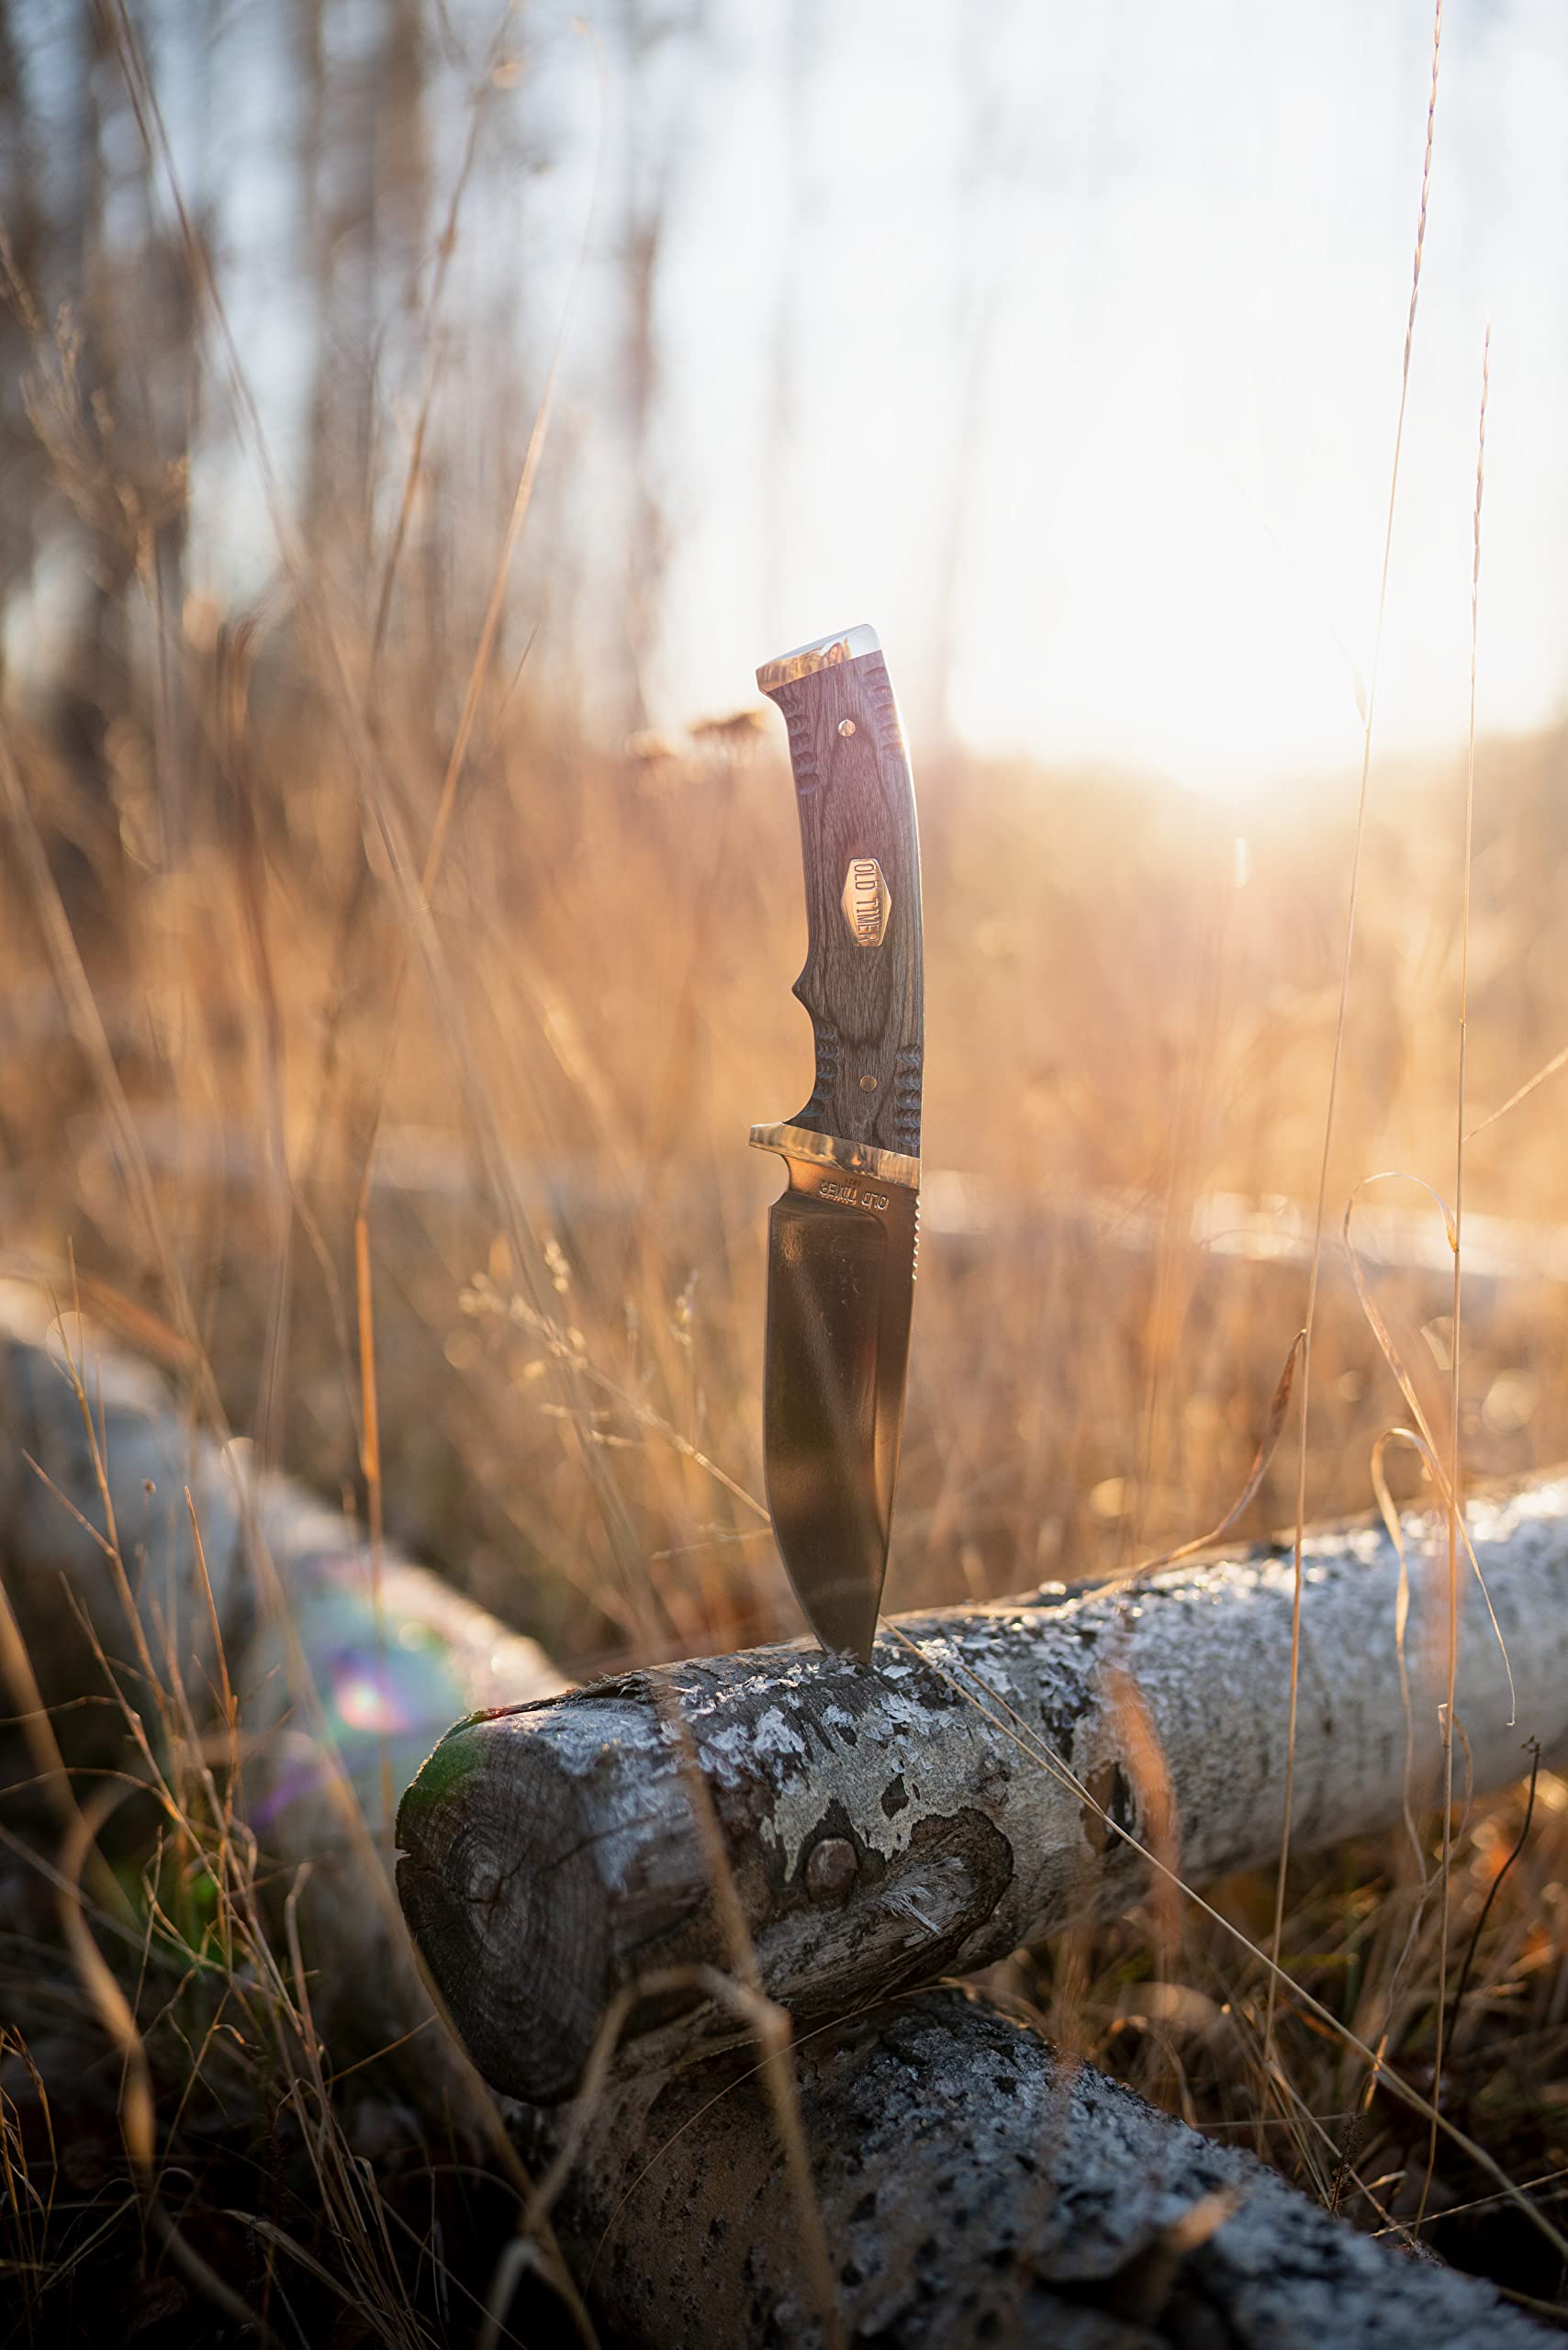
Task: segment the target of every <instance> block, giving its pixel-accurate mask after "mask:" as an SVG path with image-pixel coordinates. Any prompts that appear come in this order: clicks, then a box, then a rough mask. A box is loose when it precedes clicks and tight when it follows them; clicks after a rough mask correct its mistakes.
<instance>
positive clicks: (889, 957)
mask: <svg viewBox="0 0 1568 2350" xmlns="http://www.w3.org/2000/svg"><path fill="white" fill-rule="evenodd" d="M863 648H864V649H863ZM757 683H758V684H759V685H760V686H761V688H762V690H763V691H764V693H766V694H767V696H768V698H769V699H771V700H773V701H776V702H777V703H778V707H779V709H780V710H781V711H782V712H783V713H784V722H785V725H786V727H787V728H788V730H789V736H790V764H791V766H792V767H793V768H794V773H795V800H796V805H797V807H798V809H799V811H800V818H801V856H802V857H803V860H804V864H805V876H806V923H807V948H806V961H805V967H804V968H803V969H802V971H801V976H800V978H799V979H797V980H796V981H795V990H794V991H795V993H796V995H798V996H799V998H800V1000H801V1002H802V1003H803V1004H804V1005H805V1007H806V1010H807V1011H808V1012H809V1013H811V1015H812V1026H813V1028H814V1030H815V1032H816V1052H817V1073H816V1083H815V1085H814V1086H813V1088H812V1097H811V1100H810V1101H809V1102H807V1104H806V1106H805V1108H804V1109H803V1110H802V1111H801V1114H800V1116H799V1117H798V1118H796V1119H794V1120H792V1121H791V1123H792V1124H793V1125H798V1126H805V1127H807V1128H809V1129H811V1130H812V1132H814V1133H818V1134H827V1135H836V1136H840V1137H841V1138H842V1139H844V1140H845V1141H846V1142H858V1143H869V1144H871V1145H872V1146H873V1147H876V1148H877V1149H879V1150H893V1151H902V1152H904V1153H906V1154H908V1155H909V1156H911V1157H915V1156H917V1155H918V1153H919V1150H920V1089H921V1073H922V1065H923V1061H924V982H923V966H922V957H921V934H920V840H919V834H918V832H917V829H916V825H915V814H914V785H913V780H912V779H911V776H910V771H909V758H908V755H907V753H906V752H905V750H904V744H903V734H902V729H901V727H900V723H899V713H898V705H897V703H896V702H895V700H894V699H893V689H892V686H891V684H890V680H889V677H888V670H887V664H886V663H885V662H884V660H883V658H882V655H881V652H880V650H879V647H878V643H877V640H876V637H875V636H874V635H873V634H872V632H871V631H870V630H869V629H868V628H857V629H852V630H850V631H848V632H846V633H845V634H843V635H841V636H839V637H835V638H834V637H829V638H824V639H823V640H822V642H821V643H819V644H817V645H809V646H806V647H805V648H803V650H802V651H801V652H799V653H794V654H787V655H784V656H783V658H782V659H780V660H778V661H774V662H769V663H768V664H767V666H766V667H765V668H762V669H759V670H758V672H757Z"/></svg>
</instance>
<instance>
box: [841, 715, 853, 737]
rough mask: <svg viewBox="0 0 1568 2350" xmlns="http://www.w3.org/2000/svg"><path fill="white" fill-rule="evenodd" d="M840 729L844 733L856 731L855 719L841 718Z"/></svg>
mask: <svg viewBox="0 0 1568 2350" xmlns="http://www.w3.org/2000/svg"><path fill="white" fill-rule="evenodd" d="M838 731H839V733H841V734H844V735H849V734H853V733H854V732H855V721H854V720H853V719H852V718H841V719H840V720H839V722H838Z"/></svg>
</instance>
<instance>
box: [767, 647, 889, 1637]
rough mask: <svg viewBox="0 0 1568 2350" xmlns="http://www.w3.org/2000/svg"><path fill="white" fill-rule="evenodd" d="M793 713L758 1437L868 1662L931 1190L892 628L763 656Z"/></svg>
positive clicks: (782, 1513) (810, 1609) (831, 1607)
mask: <svg viewBox="0 0 1568 2350" xmlns="http://www.w3.org/2000/svg"><path fill="white" fill-rule="evenodd" d="M756 681H757V684H758V686H759V687H760V688H761V689H762V691H763V692H764V693H765V694H767V697H768V698H769V699H770V700H772V701H775V702H777V703H778V708H779V710H780V711H781V712H782V713H783V717H784V722H785V726H786V728H787V729H788V733H789V739H790V765H791V767H792V768H793V771H794V778H795V800H796V806H797V809H798V811H799V814H800V820H801V856H802V859H803V862H804V867H805V883H806V922H807V947H806V961H805V968H803V970H802V971H801V976H800V978H799V979H797V980H796V981H795V990H794V991H795V993H796V995H797V996H799V998H800V1000H801V1002H802V1003H803V1004H804V1005H805V1007H806V1010H807V1011H808V1012H809V1013H810V1014H811V1016H812V1028H813V1031H814V1033H815V1037H816V1081H815V1083H814V1084H813V1086H812V1094H811V1099H810V1100H809V1101H808V1102H807V1103H806V1106H805V1108H804V1109H803V1110H802V1111H801V1112H800V1113H799V1115H798V1116H796V1117H794V1118H792V1119H790V1120H789V1121H787V1122H786V1123H784V1124H782V1125H758V1126H754V1127H753V1128H752V1130H751V1139H752V1142H753V1144H754V1145H755V1146H756V1148H758V1149H760V1150H776V1151H778V1153H779V1154H780V1155H781V1157H782V1158H783V1160H784V1163H785V1166H786V1168H787V1169H788V1170H789V1178H790V1180H789V1182H788V1185H787V1186H786V1188H785V1190H784V1191H783V1192H782V1193H781V1194H780V1196H779V1197H778V1200H777V1201H776V1202H775V1203H774V1206H773V1210H772V1214H771V1215H770V1217H769V1220H768V1257H767V1353H766V1368H765V1373H764V1382H763V1454H764V1462H765V1468H766V1474H767V1502H768V1507H769V1509H770V1510H771V1512H772V1516H773V1528H774V1533H775V1535H776V1537H777V1539H778V1548H779V1550H780V1552H781V1554H782V1556H783V1560H784V1563H785V1565H786V1567H787V1568H788V1569H789V1571H790V1582H791V1583H793V1585H794V1587H795V1594H796V1596H797V1598H798V1599H799V1600H800V1603H801V1607H802V1608H803V1609H804V1611H805V1615H806V1619H807V1621H808V1622H809V1623H810V1625H811V1627H812V1631H813V1632H815V1634H816V1636H817V1638H818V1639H819V1640H821V1642H822V1644H823V1647H824V1648H827V1649H834V1650H839V1651H845V1652H846V1653H848V1654H851V1655H855V1656H858V1657H860V1658H861V1659H862V1660H864V1661H865V1662H869V1661H870V1656H871V1646H872V1642H873V1640H874V1639H875V1638H876V1632H877V1617H878V1611H879V1607H880V1605H881V1596H882V1584H883V1581H884V1579H885V1577H886V1574H887V1566H888V1540H889V1535H890V1529H891V1524H892V1509H893V1488H894V1485H895V1483H896V1482H897V1478H898V1465H899V1440H900V1437H901V1435H902V1427H903V1402H904V1383H905V1380H906V1377H907V1374H908V1370H909V1335H910V1318H911V1313H912V1309H913V1298H914V1270H915V1255H916V1241H917V1227H918V1214H919V1207H918V1203H919V1195H920V1099H921V1076H922V1063H923V1058H924V983H923V972H922V960H921V936H920V844H919V838H918V834H917V831H916V826H915V814H914V787H913V782H912V780H911V778H910V771H909V759H908V756H907V755H906V753H905V750H904V744H903V734H902V729H901V726H900V723H899V714H898V705H897V703H896V702H895V701H894V699H893V689H892V687H891V684H890V682H889V678H888V671H887V665H886V663H885V662H884V660H883V658H882V655H881V649H880V646H879V643H878V641H877V637H876V633H875V632H874V631H873V630H871V629H869V628H865V627H860V628H852V629H846V630H844V631H842V632H840V633H839V634H838V635H836V636H825V637H821V638H819V639H818V640H817V642H816V643H813V644H806V645H801V646H800V647H799V648H798V649H797V650H796V651H795V652H793V653H787V654H784V655H781V656H780V657H779V658H778V660H776V661H769V662H767V663H765V665H764V666H763V667H761V668H760V669H759V670H758V671H757V673H756Z"/></svg>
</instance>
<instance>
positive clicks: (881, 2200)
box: [542, 1987, 1552, 2350]
mask: <svg viewBox="0 0 1568 2350" xmlns="http://www.w3.org/2000/svg"><path fill="white" fill-rule="evenodd" d="M796 2069H797V2075H798V2078H799V2082H800V2093H801V2121H802V2126H803V2129H804V2132H805V2136H806V2141H807V2144H808V2147H809V2149H810V2153H811V2158H812V2177H813V2180H814V2184H815V2186H816V2189H817V2195H818V2199H819V2202H820V2206H821V2210H822V2216H823V2229H824V2233H825V2234H826V2238H827V2243H828V2246H829V2251H830V2255H831V2258H832V2264H833V2269H834V2280H835V2284H836V2287H837V2289H838V2294H839V2313H840V2318H841V2322H842V2325H843V2332H844V2339H845V2342H846V2344H847V2345H849V2346H850V2350H872V2345H876V2350H895V2345H896V2350H967V2345H969V2344H985V2343H996V2344H1004V2343H1011V2344H1032V2345H1033V2344H1039V2345H1042V2346H1043V2345H1045V2344H1049V2345H1051V2350H1156V2345H1163V2344H1176V2345H1180V2350H1233V2345H1235V2344H1241V2343H1251V2344H1270V2345H1271V2350H1319V2345H1320V2344H1329V2343H1332V2344H1334V2345H1335V2350H1404V2345H1409V2350H1428V2344H1433V2343H1441V2344H1444V2345H1445V2350H1449V2345H1452V2350H1460V2345H1467V2346H1468V2345H1474V2350H1510V2345H1518V2350H1525V2345H1527V2344H1545V2343H1546V2342H1548V2341H1549V2340H1551V2338H1552V2337H1551V2335H1549V2334H1548V2333H1546V2332H1545V2331H1544V2330H1543V2329H1542V2328H1540V2326H1537V2325H1535V2324H1533V2323H1532V2322H1530V2321H1529V2319H1528V2318H1526V2317H1524V2316H1523V2315H1521V2314H1520V2313H1519V2312H1518V2311H1513V2310H1510V2309H1508V2308H1507V2307H1506V2304H1504V2303H1502V2302H1500V2301H1499V2300H1498V2298H1497V2296H1496V2294H1495V2291H1494V2289H1493V2288H1491V2287H1490V2286H1487V2285H1484V2284H1481V2283H1479V2282H1477V2281H1476V2280H1475V2279H1473V2278H1472V2277H1458V2276H1456V2275H1455V2274H1454V2273H1453V2272H1452V2271H1451V2270H1450V2269H1446V2268H1443V2267H1441V2266H1438V2265H1437V2264H1436V2263H1428V2262H1427V2261H1425V2260H1420V2259H1411V2258H1408V2257H1406V2256H1403V2255H1400V2254H1397V2253H1394V2252H1391V2251H1390V2250H1388V2249H1387V2248H1386V2247H1384V2246H1383V2245H1381V2244H1375V2243H1373V2242H1372V2241H1371V2240H1370V2239H1369V2238H1367V2237H1365V2236H1361V2235H1358V2234H1357V2233H1356V2232H1355V2230H1354V2229H1353V2228H1351V2227H1350V2226H1348V2225H1347V2223H1346V2222H1345V2221H1343V2220H1338V2219H1336V2218H1335V2217H1334V2216H1333V2215H1332V2214H1331V2213H1329V2212H1327V2211H1326V2210H1323V2209H1322V2207H1321V2206H1320V2205H1318V2204H1316V2203H1313V2202H1310V2201H1309V2200H1308V2199H1307V2198H1306V2197H1305V2196H1304V2195H1301V2194H1298V2193H1297V2191H1296V2190H1295V2189H1294V2188H1291V2187H1287V2186H1286V2185H1285V2184H1284V2182H1283V2180H1282V2179H1281V2178H1279V2177H1276V2176H1275V2174H1274V2173H1273V2172H1272V2171H1270V2170H1267V2169H1265V2168H1264V2166H1263V2165H1262V2164H1260V2163H1259V2162H1257V2161H1255V2160H1254V2159H1253V2158H1252V2156H1251V2155H1249V2154H1245V2153H1243V2152H1242V2151H1240V2150H1239V2149H1238V2148H1234V2147H1230V2146H1220V2145H1214V2144H1211V2143H1209V2141H1208V2140H1206V2139H1204V2138H1202V2137H1200V2136H1199V2135H1198V2133H1197V2132H1195V2131H1193V2130H1190V2129H1188V2128H1187V2127H1186V2125H1185V2124H1184V2123H1183V2122H1181V2121H1175V2120H1174V2119H1172V2117H1171V2116H1170V2115H1169V2114H1164V2113H1157V2112H1155V2111H1154V2110H1153V2109H1151V2108H1150V2107H1148V2106H1147V2105H1146V2104H1144V2102H1143V2100H1142V2099H1141V2098H1138V2097H1136V2096H1135V2095H1134V2094H1133V2092H1132V2091H1131V2090H1130V2089H1127V2088H1124V2087H1122V2086H1121V2084H1120V2083H1119V2082H1115V2081H1111V2080H1107V2079H1106V2078H1105V2077H1104V2076H1103V2074H1100V2073H1096V2072H1095V2071H1093V2070H1092V2067H1090V2066H1088V2065H1076V2066H1075V2065H1068V2064H1064V2063H1060V2062H1058V2059H1057V2058H1056V2056H1055V2055H1054V2054H1053V2053H1052V2051H1051V2050H1050V2049H1049V2047H1048V2046H1047V2043H1046V2042H1044V2041H1043V2040H1041V2039H1040V2037H1039V2036H1038V2034H1037V2033H1036V2032H1034V2031H1030V2030H1029V2029H1028V2028H1027V2027H1026V2026H1024V2025H1021V2024H1018V2023H1015V2022H1014V2021H1013V2020H1011V2019H1010V2018H1009V2017H1007V2016H1004V2015H1002V2014H1000V2013H998V2012H997V2010H996V2009H992V2008H989V2007H986V2006H985V2005H983V2004H982V2003H981V2002H980V2001H979V2000H978V1999H974V1998H971V1997H968V1996H967V1995H966V1994H964V1993H963V1992H961V1991H958V1990H957V1989H954V1988H950V1987H949V1988H947V1989H944V1990H931V1991H926V1992H924V1993H922V1994H920V1995H919V1996H918V1997H914V1998H912V1999H909V2000H907V2001H905V2002H902V2003H901V2004H899V2005H898V2006H895V2007H893V2008H891V2009H882V2010H880V2011H879V2013H877V2014H876V2015H874V2016H869V2017H867V2018H864V2019H862V2020H859V2021H857V2022H851V2023H845V2024H840V2025H837V2026H835V2027H834V2028H833V2029H831V2030H830V2031H825V2032H822V2033H819V2034H816V2035H814V2036H812V2038H811V2039H808V2040H805V2041H803V2042H801V2045H800V2047H799V2049H798V2051H797V2054H796ZM545 2132H546V2134H545V2136H544V2138H543V2141H542V2150H543V2146H547V2145H548V2143H550V2141H549V2137H548V2124H546V2125H545ZM556 2221H557V2227H558V2231H559V2233H561V2236H562V2240H563V2244H564V2246H565V2248H566V2251H567V2253H568V2255H569V2256H570V2257H571V2258H572V2263H573V2266H574V2268H575V2269H576V2272H577V2276H578V2277H583V2278H587V2277H589V2276H590V2273H591V2291H592V2295H593V2300H594V2304H595V2307H596V2310H597V2311H598V2312H599V2315H600V2317H601V2319H602V2320H603V2321H604V2322H606V2323H608V2324H609V2325H610V2326H611V2327H613V2328H614V2329H615V2330H616V2333H617V2337H618V2338H620V2339H624V2340H627V2341H629V2342H633V2343H637V2344H648V2345H656V2350H711V2345H713V2344H717V2343H726V2344H727V2343H734V2344H743V2343H744V2344H746V2345H748V2350H763V2345H772V2344H777V2345H779V2350H783V2345H785V2344H788V2345H790V2350H817V2345H820V2344H822V2342H823V2333H822V2329H821V2326H820V2324H819V2322H818V2321H817V2318H816V2315H815V2312H814V2311H813V2306H812V2298H811V2293H810V2288H809V2286H808V2283H807V2279H806V2276H805V2272H804V2266H803V2262H802V2260H801V2227H800V2222H799V2217H798V2214H797V2213H796V2211H795V2210H794V2208H793V2205H792V2202H791V2199H790V2186H789V2181H788V2179H787V2177H786V2175H785V2172H784V2169H783V2165H781V2163H780V2162H779V2159H778V2136H777V2132H776V2130H775V2128H774V2124H773V2120H772V2116H771V2113H770V2111H769V2109H768V2103H767V2096H766V2094H765V2092H764V2091H763V2089H762V2087H761V2085H760V2082H759V2080H758V2078H757V2077H756V2074H755V2071H754V2070H753V2069H752V2068H751V2067H750V2066H749V2065H747V2063H746V2062H745V2060H743V2059H741V2058H739V2057H737V2056H735V2055H733V2054H732V2055H728V2056H717V2057H711V2058H710V2059H709V2060H708V2061H707V2062H706V2063H704V2064H702V2065H696V2066H693V2067H690V2068H689V2069H688V2070H686V2071H684V2072H679V2073H677V2074H675V2075H673V2076H665V2077H664V2078H663V2079H654V2078H648V2079H644V2080H640V2081H637V2082H633V2083H631V2084H628V2085H626V2086H624V2087H622V2088H621V2089H620V2090H619V2091H618V2092H617V2093H616V2094H615V2095H614V2096H613V2097H612V2098H610V2099H609V2100H608V2101H607V2103H606V2104H605V2105H604V2106H602V2107H601V2108H600V2109H599V2111H598V2113H597V2114H596V2117H595V2120H594V2123H593V2126H592V2128H591V2130H590V2132H589V2133H588V2139H587V2141H586V2143H585V2144H584V2146H583V2148H582V2151H581V2154H580V2156H579V2159H578V2161H577V2165H576V2167H575V2169H574V2172H573V2175H572V2181H571V2185H570V2187H569V2188H568V2192H567V2196H566V2200H565V2202H564V2203H563V2205H562V2207H561V2208H560V2209H559V2210H558V2211H557V2213H556Z"/></svg>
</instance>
